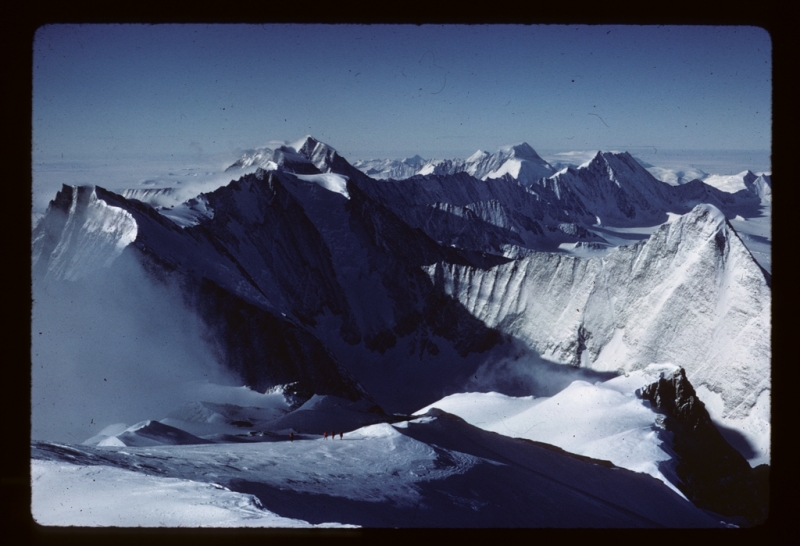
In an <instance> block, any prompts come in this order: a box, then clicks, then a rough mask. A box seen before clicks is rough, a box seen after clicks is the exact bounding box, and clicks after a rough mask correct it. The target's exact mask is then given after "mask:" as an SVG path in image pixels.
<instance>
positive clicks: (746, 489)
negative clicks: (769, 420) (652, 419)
mask: <svg viewBox="0 0 800 546" xmlns="http://www.w3.org/2000/svg"><path fill="white" fill-rule="evenodd" d="M637 394H639V396H640V397H641V398H642V399H644V400H647V401H649V402H650V403H651V404H652V407H653V408H654V409H655V410H656V411H657V412H659V413H661V414H663V415H664V419H663V425H664V428H665V430H666V431H667V432H668V433H670V437H669V438H668V439H667V441H668V442H669V443H670V444H671V447H672V450H673V451H674V453H675V463H674V464H675V473H676V475H677V483H676V484H675V485H676V486H677V487H678V489H680V490H681V492H683V494H685V495H686V497H687V498H688V499H689V500H691V501H692V502H693V503H694V504H695V505H697V506H698V507H700V508H704V509H706V510H711V511H712V512H716V513H718V514H722V515H724V516H739V517H742V518H744V519H745V520H746V521H747V523H749V524H750V525H755V524H758V523H762V522H763V521H764V520H765V519H766V517H767V515H768V512H769V467H768V466H767V465H760V466H758V467H756V468H750V465H749V464H747V461H746V460H745V459H744V457H742V456H741V455H740V454H739V452H738V451H736V450H735V449H734V448H733V447H731V446H730V444H728V443H727V442H726V441H725V439H724V438H723V437H722V435H721V434H720V432H719V431H718V430H717V428H716V427H715V426H714V423H713V422H712V421H711V417H710V416H709V414H708V411H706V409H705V405H704V404H703V402H701V401H700V400H699V399H698V398H697V395H696V393H695V390H694V387H693V386H692V384H691V383H690V382H689V380H688V379H687V378H686V371H685V370H684V369H683V368H680V369H679V370H678V371H676V372H674V373H673V374H672V375H670V376H667V377H664V376H662V377H661V378H660V379H659V380H658V381H656V382H655V383H652V384H650V385H647V386H645V387H643V388H642V389H641V390H640V391H639V392H638V393H637ZM671 464H672V463H671Z"/></svg>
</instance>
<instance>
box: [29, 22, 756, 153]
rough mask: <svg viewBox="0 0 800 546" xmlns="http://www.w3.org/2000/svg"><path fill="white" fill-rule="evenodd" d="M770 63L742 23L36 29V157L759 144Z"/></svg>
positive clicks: (753, 30)
mask: <svg viewBox="0 0 800 546" xmlns="http://www.w3.org/2000/svg"><path fill="white" fill-rule="evenodd" d="M771 54H772V50H771V42H770V38H769V34H768V33H767V32H766V31H764V30H763V29H760V28H757V27H741V26H740V27H723V26H705V27H700V26H662V27H658V26H574V25H573V26H565V25H552V26H523V25H474V26H448V25H445V26H441V25H423V26H386V25H381V26H377V25H362V26H358V25H263V26H251V25H210V26H207V25H150V26H146V25H53V26H45V27H42V28H40V29H39V30H38V32H37V33H36V36H35V43H34V59H33V60H34V71H33V76H34V79H33V159H34V162H37V161H49V160H52V159H53V158H60V157H61V156H62V155H63V157H64V158H65V159H71V158H85V157H95V158H97V157H102V158H109V160H116V159H119V158H131V157H152V158H156V157H170V156H172V157H185V158H191V157H196V158H198V159H199V158H208V157H211V156H224V155H230V156H231V157H235V156H236V154H237V153H238V152H240V151H242V150H244V149H247V148H253V147H258V146H263V145H266V144H267V143H268V142H270V141H274V140H296V139H298V138H300V137H302V136H303V135H306V134H311V135H314V136H315V137H317V138H318V139H320V140H322V141H324V142H327V143H328V144H330V145H332V146H333V147H334V148H336V149H337V150H338V151H339V152H340V153H341V154H342V155H344V156H345V157H346V158H348V159H351V160H353V159H358V158H366V157H403V156H408V155H413V154H414V153H420V154H421V155H423V156H425V157H434V156H436V157H443V156H444V157H453V156H460V157H466V156H468V155H470V154H472V153H473V152H474V151H475V150H477V149H485V150H489V151H494V150H495V149H497V148H498V147H499V146H501V145H504V144H509V143H515V142H520V141H527V142H528V143H530V144H531V145H532V146H533V147H534V148H535V149H537V150H565V151H566V150H582V149H604V150H629V151H631V152H632V153H634V152H635V150H636V149H637V147H655V148H662V149H688V150H709V149H710V150H769V149H770V146H771V134H770V132H771V87H772V82H771V71H772V61H771Z"/></svg>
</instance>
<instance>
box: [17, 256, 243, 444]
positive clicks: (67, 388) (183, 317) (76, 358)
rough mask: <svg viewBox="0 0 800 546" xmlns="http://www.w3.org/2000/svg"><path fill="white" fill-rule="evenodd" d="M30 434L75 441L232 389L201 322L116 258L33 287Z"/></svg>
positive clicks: (163, 288) (164, 288)
mask: <svg viewBox="0 0 800 546" xmlns="http://www.w3.org/2000/svg"><path fill="white" fill-rule="evenodd" d="M33 295H34V304H33V314H32V323H31V327H32V331H31V335H32V347H31V363H32V390H31V406H32V413H31V420H32V431H31V435H32V437H33V438H34V439H48V440H53V441H64V442H82V441H83V440H85V439H86V438H89V437H90V436H93V435H95V434H97V433H98V432H99V431H100V430H102V429H103V428H104V427H106V426H107V425H109V424H111V423H118V422H124V423H128V424H131V423H136V422H138V421H142V420H145V419H153V418H161V417H163V416H165V415H166V414H167V413H168V412H169V411H171V410H172V409H174V408H175V407H177V406H179V405H181V404H182V403H185V402H187V401H190V400H192V399H196V396H197V395H198V394H199V393H201V392H202V388H203V385H207V383H218V384H229V385H230V384H235V380H234V378H232V377H230V375H229V374H228V373H226V372H224V371H223V370H222V367H221V366H219V365H218V364H217V363H216V362H215V361H214V358H213V356H212V355H213V351H211V350H210V348H209V347H208V344H207V343H206V341H205V340H204V336H203V328H202V326H201V323H200V321H199V319H198V318H197V317H196V316H194V314H192V313H191V312H189V311H188V310H187V309H186V308H185V307H184V306H183V304H182V302H181V301H180V298H179V296H178V295H177V292H175V291H174V290H172V289H171V288H170V286H169V284H156V283H154V282H153V281H152V280H151V279H150V278H148V277H147V275H146V274H145V272H144V271H143V269H142V268H141V266H140V265H139V264H138V262H137V261H136V259H135V258H134V257H133V256H132V254H131V253H129V252H123V253H122V255H121V256H120V257H119V258H118V259H117V260H116V261H115V263H114V265H113V267H111V268H109V269H103V270H100V271H96V272H95V273H93V274H91V275H89V276H87V277H84V278H81V279H80V280H77V281H63V280H49V281H47V280H40V281H39V282H35V283H34V288H33Z"/></svg>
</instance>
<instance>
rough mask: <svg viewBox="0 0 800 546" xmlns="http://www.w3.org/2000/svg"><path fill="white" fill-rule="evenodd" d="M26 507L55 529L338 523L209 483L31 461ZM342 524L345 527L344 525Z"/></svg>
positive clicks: (323, 525)
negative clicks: (291, 513)
mask: <svg viewBox="0 0 800 546" xmlns="http://www.w3.org/2000/svg"><path fill="white" fill-rule="evenodd" d="M31 487H32V499H31V510H32V515H33V519H34V520H35V521H36V522H37V523H38V524H39V525H45V526H58V527H72V526H77V527H342V525H339V524H334V523H328V524H325V523H323V524H319V525H311V524H310V523H308V522H305V521H301V520H297V519H292V518H284V517H281V516H278V515H277V514H274V513H273V512H270V511H269V510H265V509H264V508H263V507H262V506H261V503H260V502H259V501H258V499H257V498H255V497H254V496H253V495H247V494H243V493H236V492H233V491H231V490H230V489H228V488H226V487H223V486H221V485H217V484H214V483H206V482H201V481H194V480H187V479H181V478H161V477H156V476H151V475H147V474H143V473H140V472H135V471H131V470H123V469H120V468H114V467H110V466H83V465H75V464H69V463H59V462H55V461H42V460H38V459H34V460H33V461H32V462H31ZM345 527H347V526H345Z"/></svg>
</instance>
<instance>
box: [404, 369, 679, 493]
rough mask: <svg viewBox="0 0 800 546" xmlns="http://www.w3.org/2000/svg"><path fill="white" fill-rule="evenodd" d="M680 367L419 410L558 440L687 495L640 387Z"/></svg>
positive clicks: (455, 398)
mask: <svg viewBox="0 0 800 546" xmlns="http://www.w3.org/2000/svg"><path fill="white" fill-rule="evenodd" d="M675 370H677V367H676V366H671V365H651V366H648V367H647V368H645V369H644V370H639V371H636V372H632V373H630V374H628V375H627V376H620V377H618V378H614V379H611V380H609V381H606V382H603V383H599V382H598V383H596V384H594V385H592V384H590V383H588V382H586V381H574V382H572V384H570V385H569V386H568V387H567V388H566V389H564V390H563V391H561V392H559V393H558V394H556V395H555V396H552V397H549V398H544V397H543V398H534V397H531V396H528V397H523V398H515V397H510V396H505V395H503V394H499V393H496V392H490V393H477V392H473V393H461V394H454V395H451V396H448V397H445V398H443V399H442V400H440V401H438V402H435V403H433V404H431V405H429V406H427V407H425V408H423V409H421V410H419V411H418V412H416V414H424V413H426V412H427V411H428V410H429V409H430V408H434V407H435V408H439V409H441V410H443V411H446V412H448V413H452V414H454V415H458V416H459V417H461V418H462V419H464V420H465V421H467V422H468V423H470V424H472V425H475V426H476V427H479V428H482V429H483V430H488V431H491V432H496V433H498V434H502V435H504V436H510V437H512V438H525V439H528V440H534V441H538V442H544V443H547V444H552V445H555V446H558V447H560V448H562V449H564V450H566V451H569V452H571V453H576V454H578V455H585V456H587V457H592V458H594V459H602V460H607V461H611V462H612V463H614V464H615V465H616V466H619V467H621V468H627V469H628V470H632V471H634V472H643V473H645V474H649V475H650V476H653V477H654V478H656V479H658V480H661V481H662V482H664V483H665V484H666V485H667V486H668V487H670V488H671V489H673V490H674V491H675V492H676V493H678V494H679V495H681V496H683V494H682V493H680V491H678V489H677V488H676V487H675V486H674V485H672V483H671V482H670V481H669V480H668V479H667V478H666V477H665V476H664V475H663V474H662V473H661V471H660V470H659V464H660V463H663V462H666V461H669V460H670V459H671V457H672V456H671V454H670V453H669V451H668V450H669V448H668V447H667V446H664V445H663V438H662V437H660V435H659V433H658V430H659V428H660V426H659V424H658V419H659V416H658V415H657V414H656V413H655V412H653V411H652V410H651V409H650V408H649V405H648V404H646V403H644V402H643V401H642V400H640V399H638V398H637V397H636V395H635V390H636V389H638V388H641V387H643V386H645V385H646V384H649V383H652V382H654V381H656V380H658V377H659V376H660V375H661V374H662V373H663V374H665V375H668V374H669V373H671V372H672V371H675Z"/></svg>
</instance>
